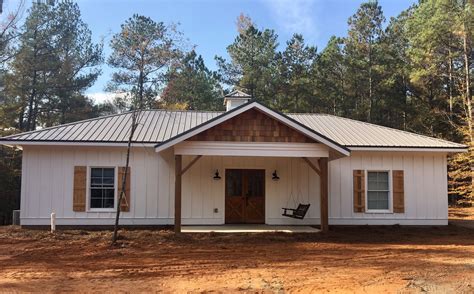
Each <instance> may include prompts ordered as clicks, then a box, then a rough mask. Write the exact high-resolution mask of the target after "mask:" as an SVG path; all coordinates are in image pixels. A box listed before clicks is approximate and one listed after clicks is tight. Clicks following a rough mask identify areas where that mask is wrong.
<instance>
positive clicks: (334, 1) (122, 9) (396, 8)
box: [5, 0, 417, 101]
mask: <svg viewBox="0 0 474 294" xmlns="http://www.w3.org/2000/svg"><path fill="white" fill-rule="evenodd" d="M16 1H19V0H6V1H5V2H7V5H8V6H11V5H14V3H15V2H16ZM26 1H27V2H31V1H32V0H26ZM8 2H9V3H8ZM362 2H364V1H362V0H220V1H219V0H194V1H193V0H174V1H173V0H77V3H78V4H79V7H80V9H81V13H82V18H83V20H84V21H85V22H86V23H87V24H88V25H89V28H90V29H91V31H92V34H93V39H94V41H96V42H98V41H100V40H104V45H105V46H104V54H105V57H107V56H108V55H109V54H110V49H109V47H108V43H109V42H110V39H111V37H112V35H113V34H115V33H117V32H119V30H120V25H121V24H122V23H123V22H124V21H125V20H126V19H127V18H129V17H130V16H132V15H133V14H135V13H136V14H141V15H145V16H149V17H151V18H152V19H153V20H155V21H162V22H164V23H165V24H169V23H175V24H176V23H177V24H179V26H178V27H179V30H180V31H181V32H183V34H184V37H185V38H186V39H187V42H188V43H189V45H195V46H196V52H197V53H198V54H201V55H202V56H203V58H204V61H205V63H206V66H207V67H208V68H210V69H211V70H215V69H216V62H215V60H214V57H215V56H216V55H218V56H223V57H227V56H228V55H227V53H226V47H227V46H228V45H229V44H231V43H232V42H233V40H234V39H235V37H236V35H237V31H236V19H237V17H238V16H239V14H240V13H244V14H245V15H248V16H250V18H251V19H252V20H253V21H254V23H256V25H257V27H258V28H260V29H262V28H269V29H274V30H275V32H276V33H277V35H278V36H279V38H278V41H279V44H280V49H281V48H284V46H285V43H286V41H287V40H288V39H290V38H291V36H292V35H293V34H294V33H301V34H303V36H304V38H305V40H306V41H307V43H308V44H310V45H315V46H317V48H318V51H320V50H322V49H323V48H324V47H325V46H326V43H327V42H328V40H329V38H330V37H331V36H332V35H335V36H345V35H346V33H347V20H348V18H349V17H350V16H351V15H353V14H354V13H355V12H356V11H357V9H358V7H359V6H360V4H361V3H362ZM415 2H417V1H416V0H379V4H380V5H381V6H382V9H383V12H384V15H385V18H386V19H387V21H388V20H389V19H390V17H395V16H397V15H398V14H399V13H400V12H401V11H403V10H405V9H407V8H408V7H409V6H410V5H412V4H413V3H415ZM112 72H113V69H111V68H109V67H107V65H104V66H103V72H102V75H101V76H100V77H99V78H98V80H97V81H96V83H95V84H94V85H93V86H92V87H91V88H90V89H88V90H87V91H86V93H87V94H88V95H89V96H90V97H93V98H94V99H95V100H96V101H103V100H104V99H106V98H107V97H108V95H106V94H105V93H104V88H105V86H106V84H107V82H108V81H109V80H110V76H111V74H112Z"/></svg>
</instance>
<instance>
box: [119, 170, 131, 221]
mask: <svg viewBox="0 0 474 294" xmlns="http://www.w3.org/2000/svg"><path fill="white" fill-rule="evenodd" d="M124 175H125V167H124V166H123V167H119V170H118V179H117V180H118V189H117V191H118V196H119V197H120V193H122V183H123V176H124ZM124 196H125V197H123V198H122V203H120V211H125V212H128V211H130V167H128V172H127V178H126V179H125V195H124Z"/></svg>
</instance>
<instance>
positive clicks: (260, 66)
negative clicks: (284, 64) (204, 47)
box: [216, 23, 278, 105]
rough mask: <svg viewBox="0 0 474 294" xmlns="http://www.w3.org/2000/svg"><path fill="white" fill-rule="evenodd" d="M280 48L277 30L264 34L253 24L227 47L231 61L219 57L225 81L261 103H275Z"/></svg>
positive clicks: (267, 31) (221, 72) (222, 79)
mask: <svg viewBox="0 0 474 294" xmlns="http://www.w3.org/2000/svg"><path fill="white" fill-rule="evenodd" d="M247 25H248V23H247ZM241 31H242V30H241ZM277 46H278V42H277V35H276V34H275V32H274V31H273V30H269V29H265V30H263V31H261V30H259V29H257V28H256V27H255V26H254V25H253V24H252V25H249V26H248V28H247V29H246V30H245V31H242V32H241V33H240V34H239V35H238V36H237V37H236V38H235V40H234V42H233V43H232V44H231V45H229V46H228V47H227V52H228V53H229V56H230V61H227V60H225V59H224V58H222V57H216V60H217V64H218V67H219V70H218V72H219V75H220V79H221V82H223V83H224V84H227V85H230V86H236V87H238V88H240V89H242V90H244V91H246V92H248V93H249V94H250V95H252V97H254V98H255V99H257V100H259V101H262V102H265V103H268V104H270V105H273V104H275V84H274V82H275V79H276V76H277V74H276V73H277V70H276V68H277V66H276V48H277Z"/></svg>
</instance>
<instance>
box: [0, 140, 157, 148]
mask: <svg viewBox="0 0 474 294" xmlns="http://www.w3.org/2000/svg"><path fill="white" fill-rule="evenodd" d="M0 145H5V146H9V147H18V146H84V147H127V146H128V143H127V142H105V141H96V142H94V141H41V140H37V141H34V140H1V139H0ZM155 145H156V143H155V142H151V143H150V142H132V147H155Z"/></svg>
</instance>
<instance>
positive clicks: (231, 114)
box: [155, 102, 350, 156]
mask: <svg viewBox="0 0 474 294" xmlns="http://www.w3.org/2000/svg"><path fill="white" fill-rule="evenodd" d="M251 108H257V109H258V110H260V111H262V112H264V113H265V114H267V115H269V116H271V117H273V118H274V119H276V120H278V121H280V122H282V123H283V124H285V125H288V126H290V127H292V128H293V129H296V130H297V131H299V132H301V133H303V134H305V135H306V136H308V137H310V138H312V139H314V140H316V141H318V142H321V143H323V144H324V145H326V146H328V147H330V148H332V149H334V150H336V151H338V152H340V153H341V154H343V155H345V156H349V155H350V151H348V150H346V149H344V148H342V147H340V146H338V145H337V144H334V143H333V142H331V141H329V140H327V139H325V138H323V137H321V136H319V135H317V134H315V133H314V132H312V131H310V130H308V129H306V128H303V127H301V126H300V125H298V124H297V123H295V122H294V121H292V120H290V119H288V118H286V117H285V116H283V115H281V114H279V113H277V112H275V111H273V110H271V109H269V108H267V107H264V106H263V105H261V104H259V103H256V102H252V103H249V104H248V105H246V106H243V107H242V108H240V109H238V110H236V111H233V112H229V113H226V114H224V115H223V116H222V117H220V118H218V119H216V120H214V121H212V122H210V123H207V124H206V123H205V124H204V125H203V126H202V127H198V128H196V129H194V130H192V131H190V132H188V133H185V134H183V135H180V136H178V137H176V138H175V139H173V140H170V141H168V142H166V143H164V144H162V145H159V146H157V147H156V148H155V151H156V152H161V151H163V150H165V149H168V148H169V147H171V146H173V145H175V144H177V143H179V142H182V141H184V140H186V139H189V138H191V137H192V136H194V135H197V134H199V133H201V132H203V131H205V130H208V129H210V128H212V127H214V126H216V125H218V124H220V123H222V122H224V121H226V120H228V119H231V118H232V117H235V116H237V115H239V114H241V113H243V112H245V111H247V110H249V109H251Z"/></svg>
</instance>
